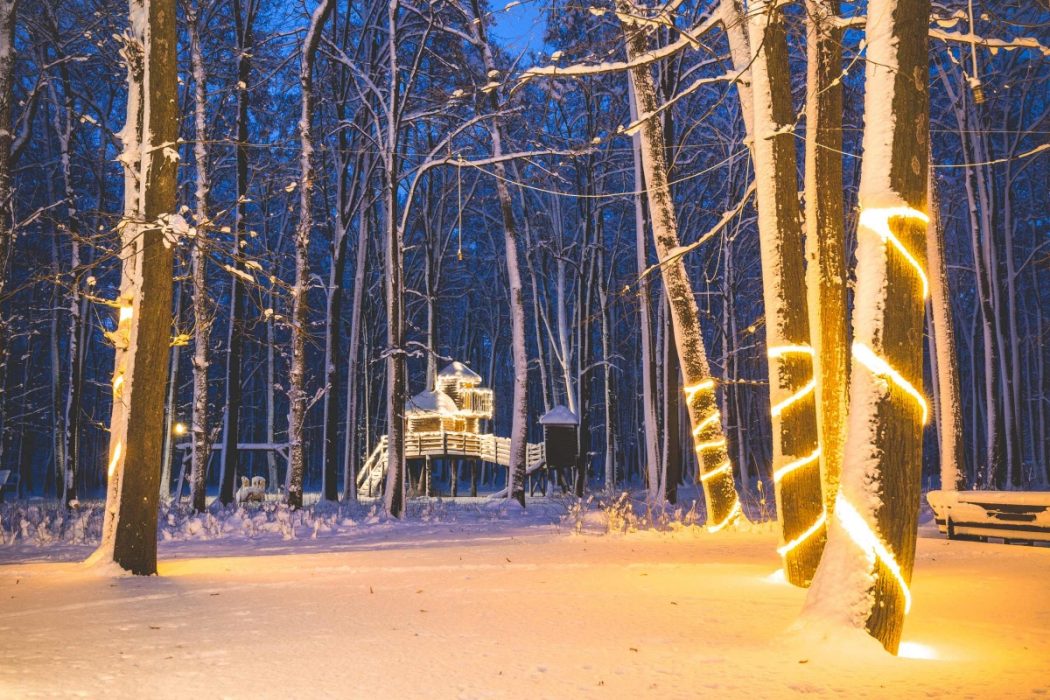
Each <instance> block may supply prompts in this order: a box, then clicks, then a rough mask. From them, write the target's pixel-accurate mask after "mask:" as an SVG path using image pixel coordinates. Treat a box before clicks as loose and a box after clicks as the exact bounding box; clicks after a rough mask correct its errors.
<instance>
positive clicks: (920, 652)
mask: <svg viewBox="0 0 1050 700" xmlns="http://www.w3.org/2000/svg"><path fill="white" fill-rule="evenodd" d="M897 656H900V657H903V658H905V659H923V660H932V659H936V658H937V650H936V649H934V648H933V647H931V646H927V645H925V644H919V643H918V642H901V644H900V647H898V649H897Z"/></svg>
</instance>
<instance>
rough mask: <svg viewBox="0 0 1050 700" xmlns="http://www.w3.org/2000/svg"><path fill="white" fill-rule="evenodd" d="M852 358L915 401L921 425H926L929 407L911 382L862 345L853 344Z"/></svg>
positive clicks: (858, 343)
mask: <svg viewBox="0 0 1050 700" xmlns="http://www.w3.org/2000/svg"><path fill="white" fill-rule="evenodd" d="M853 357H854V358H855V359H856V360H857V361H858V362H860V363H861V364H862V365H864V366H865V367H867V368H868V370H869V371H870V372H871V373H872V374H874V375H876V376H879V377H884V378H886V379H889V380H890V381H891V382H892V383H893V384H895V385H896V386H897V388H898V389H900V390H901V391H903V392H905V393H906V394H908V395H909V396H911V397H912V398H913V399H915V402H916V403H917V404H919V407H920V408H922V424H923V425H926V421H927V420H928V419H929V417H930V407H929V405H928V404H927V403H926V399H925V398H923V395H922V394H921V393H920V392H919V391H918V390H917V389H916V388H915V387H914V386H912V384H911V382H909V381H908V380H907V379H905V378H904V377H903V376H902V375H901V373H900V372H898V371H897V370H895V369H894V368H893V367H891V366H890V364H889V363H888V362H886V360H884V359H882V358H881V357H879V356H878V355H876V354H875V353H874V352H873V351H872V349H871V348H869V347H868V346H867V345H864V344H863V343H860V342H855V343H853Z"/></svg>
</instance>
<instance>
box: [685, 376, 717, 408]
mask: <svg viewBox="0 0 1050 700" xmlns="http://www.w3.org/2000/svg"><path fill="white" fill-rule="evenodd" d="M714 388H715V380H714V379H705V380H704V381H702V382H700V383H699V384H693V385H692V386H687V387H684V388H683V389H682V391H684V392H685V400H686V401H687V402H688V403H692V402H693V399H694V398H696V395H697V394H699V393H700V392H701V391H707V390H709V389H714Z"/></svg>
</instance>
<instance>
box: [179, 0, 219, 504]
mask: <svg viewBox="0 0 1050 700" xmlns="http://www.w3.org/2000/svg"><path fill="white" fill-rule="evenodd" d="M199 11H200V3H198V4H197V5H196V8H195V11H194V13H193V16H191V17H188V18H187V22H186V23H187V25H188V27H189V34H190V63H191V66H192V70H193V122H194V135H195V137H196V140H195V141H194V144H193V159H194V164H195V166H196V176H197V188H196V193H195V199H196V209H195V211H194V224H195V225H196V227H197V235H196V236H194V239H193V250H192V252H191V253H190V255H191V259H190V265H191V271H190V277H191V279H192V284H193V361H192V364H193V418H192V420H191V421H190V438H191V440H192V444H193V447H192V450H193V452H192V454H191V457H190V483H191V487H190V500H191V502H192V504H193V509H194V510H195V511H197V512H198V513H203V512H204V508H205V501H206V498H205V496H206V485H207V478H208V461H209V459H210V458H211V440H212V435H211V429H210V425H209V418H208V365H209V359H208V354H209V347H208V345H209V344H210V343H211V324H212V320H213V314H212V310H211V305H210V303H209V300H208V288H207V261H208V251H207V240H208V239H207V231H208V228H209V226H210V224H211V222H210V221H209V220H208V194H209V190H210V188H211V183H210V182H209V179H208V140H207V139H208V132H207V104H208V103H207V94H206V90H207V74H206V72H205V69H204V56H203V55H202V53H201V45H200V26H199V25H198V22H199V21H200V18H199V16H198V14H197V13H198V12H199ZM179 488H180V489H181V488H182V485H181V484H180V485H179Z"/></svg>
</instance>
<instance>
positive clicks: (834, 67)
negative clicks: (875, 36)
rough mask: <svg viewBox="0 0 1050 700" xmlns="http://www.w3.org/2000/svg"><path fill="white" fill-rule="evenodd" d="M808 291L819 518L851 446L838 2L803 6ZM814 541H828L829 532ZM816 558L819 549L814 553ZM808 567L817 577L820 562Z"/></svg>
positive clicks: (830, 505)
mask: <svg viewBox="0 0 1050 700" xmlns="http://www.w3.org/2000/svg"><path fill="white" fill-rule="evenodd" d="M806 10H807V11H806V18H807V23H806V85H807V89H806V130H807V134H806V180H805V190H806V196H805V201H806V212H805V222H806V224H805V228H806V244H805V245H806V260H807V267H806V293H807V300H808V311H809V334H810V345H811V346H812V347H813V378H814V379H815V380H816V385H815V387H814V393H813V396H814V399H815V402H816V404H815V405H816V421H817V431H818V435H819V439H820V442H819V444H820V459H819V468H820V479H821V482H822V488H823V496H824V510H823V511H822V515H821V517H825V518H826V514H827V513H830V512H832V511H833V510H834V507H835V494H836V492H837V491H838V486H839V474H841V473H842V457H843V450H844V448H845V444H846V412H847V409H848V407H849V343H848V334H847V329H846V313H847V306H846V245H845V240H846V236H845V229H844V222H845V216H844V213H843V201H842V200H843V182H842V84H841V80H840V77H841V73H842V44H841V42H842V30H840V29H837V28H835V26H834V24H833V22H834V20H835V18H836V17H837V15H838V12H839V0H807V3H806ZM818 529H819V530H820V534H819V535H816V536H815V537H817V538H819V539H824V538H825V537H826V529H825V528H823V527H821V528H818ZM816 556H817V558H818V559H819V556H820V551H819V550H818V551H817V552H816ZM808 564H809V565H807V566H806V574H807V576H808V578H812V575H813V572H814V571H815V569H816V564H817V561H815V560H812V559H810V561H809V562H808Z"/></svg>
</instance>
